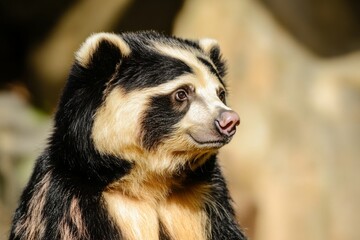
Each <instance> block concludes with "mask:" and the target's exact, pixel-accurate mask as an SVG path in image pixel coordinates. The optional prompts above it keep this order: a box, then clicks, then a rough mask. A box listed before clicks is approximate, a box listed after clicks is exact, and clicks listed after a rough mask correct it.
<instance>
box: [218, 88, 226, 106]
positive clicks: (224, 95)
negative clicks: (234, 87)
mask: <svg viewBox="0 0 360 240" xmlns="http://www.w3.org/2000/svg"><path fill="white" fill-rule="evenodd" d="M218 96H219V99H220V100H221V101H222V102H223V103H225V101H226V93H225V91H224V90H220V91H219V93H218Z"/></svg>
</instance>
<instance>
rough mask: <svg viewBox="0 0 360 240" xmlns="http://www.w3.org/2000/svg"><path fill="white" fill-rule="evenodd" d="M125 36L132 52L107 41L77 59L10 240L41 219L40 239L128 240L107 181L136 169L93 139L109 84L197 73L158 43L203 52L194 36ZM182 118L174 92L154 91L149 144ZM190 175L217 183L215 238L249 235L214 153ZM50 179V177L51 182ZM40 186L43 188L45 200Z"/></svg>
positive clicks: (130, 86)
mask: <svg viewBox="0 0 360 240" xmlns="http://www.w3.org/2000/svg"><path fill="white" fill-rule="evenodd" d="M121 36H122V38H123V39H124V40H125V41H126V42H127V43H128V45H129V46H130V48H131V54H130V55H129V56H124V55H123V54H122V53H121V51H120V50H119V48H118V47H117V46H115V45H114V44H113V43H111V42H110V41H106V40H104V41H101V42H100V43H99V45H98V47H97V49H96V50H95V52H94V53H93V54H92V57H91V59H90V60H89V62H88V63H87V64H86V66H84V65H83V64H81V63H80V62H75V63H74V65H73V67H72V69H71V72H70V75H69V78H68V81H67V84H66V86H65V88H64V91H63V94H62V97H61V100H60V102H59V105H58V110H57V113H56V115H55V124H54V131H53V133H52V135H51V137H50V139H49V144H48V147H47V148H46V150H45V151H44V152H43V154H42V155H41V156H40V157H39V158H38V159H37V161H36V164H35V168H34V171H33V174H32V176H31V178H30V180H29V183H28V185H27V186H26V188H25V190H24V192H23V194H22V196H21V199H20V203H19V207H18V208H17V210H16V212H15V215H14V218H13V226H12V229H11V234H10V239H11V240H13V239H23V240H25V239H29V235H28V234H29V232H28V231H26V229H28V227H29V226H31V224H38V225H36V226H34V225H33V227H34V229H36V230H35V236H36V239H60V238H61V237H62V238H64V231H63V230H64V229H65V228H66V234H70V235H71V236H72V237H73V238H74V239H89V240H90V239H93V240H98V239H110V240H112V239H114V240H115V239H117V240H119V239H123V237H122V235H121V229H119V228H118V227H117V226H116V225H115V223H114V221H113V219H112V218H111V217H110V216H109V214H108V212H107V209H106V206H105V203H104V199H103V198H102V192H103V191H104V189H105V188H106V187H107V186H108V185H109V184H111V183H113V182H114V181H116V180H119V179H121V178H122V177H123V176H124V175H126V174H127V173H129V171H131V169H132V167H133V166H132V164H131V163H130V162H128V161H127V160H126V159H119V158H117V157H114V156H110V155H103V154H100V153H99V152H97V151H96V149H95V147H94V143H93V140H92V137H91V134H92V127H93V121H94V114H95V112H96V110H97V109H98V108H99V107H100V106H101V105H102V103H103V102H104V99H105V98H106V92H107V91H106V90H108V89H112V88H115V87H121V88H123V89H125V91H133V90H134V89H143V88H147V87H154V86H157V85H158V84H161V83H164V82H166V81H170V80H171V79H174V78H176V77H177V76H179V75H182V74H184V73H191V72H192V70H191V68H190V67H189V66H187V65H186V64H185V63H183V62H181V61H180V60H177V59H173V58H170V57H167V56H163V55H161V54H159V53H157V52H156V51H155V50H151V48H150V47H151V45H152V44H153V43H152V41H156V42H163V43H166V44H168V45H173V46H180V47H182V48H185V49H190V48H191V49H197V50H201V49H200V47H199V45H198V44H197V42H195V41H189V40H182V39H179V38H173V37H166V36H164V35H161V34H158V33H155V32H143V33H137V34H132V33H130V34H122V35H121ZM211 59H212V60H213V61H214V64H215V66H216V68H217V71H218V72H219V74H220V76H223V75H222V74H224V66H223V65H222V64H223V63H222V60H220V55H219V52H217V51H216V50H212V51H211ZM110 80H111V81H110ZM183 115H184V111H174V109H173V103H172V101H171V98H170V96H165V95H160V96H154V97H153V99H152V102H151V104H150V106H149V109H148V111H147V115H146V117H145V118H144V120H143V123H142V124H143V126H142V127H143V128H144V132H145V134H144V139H143V142H144V145H145V146H146V147H147V148H152V147H154V146H155V145H156V144H158V143H159V142H161V141H162V139H163V138H164V137H166V135H167V134H168V133H169V132H171V129H172V126H173V125H174V124H175V123H176V122H178V121H179V120H180V119H181V118H182V117H183ZM155 125H156V126H155ZM154 129H156V130H157V131H154ZM188 178H189V181H190V180H191V181H201V182H204V183H208V184H209V185H211V186H212V191H211V196H212V201H214V202H216V204H217V205H218V206H221V207H219V208H218V209H216V211H214V209H213V208H211V203H208V204H206V206H204V208H205V210H206V212H207V214H208V216H209V217H210V219H211V229H212V239H214V240H215V239H219V240H220V239H245V237H244V236H243V234H242V233H241V231H240V230H239V228H238V226H237V224H236V222H235V217H234V211H233V209H232V207H231V205H230V199H229V195H228V191H227V188H226V184H225V182H224V179H223V177H222V175H221V172H220V169H219V167H218V165H217V163H216V157H215V156H213V157H212V158H211V159H210V160H209V161H207V163H206V164H205V165H204V166H202V167H201V168H198V169H197V171H196V172H192V173H189V176H188ZM44 179H47V181H46V183H44ZM41 191H43V193H42V195H40V197H39V194H40V192H41ZM39 199H40V200H41V201H40V202H43V205H42V206H40V205H38V204H40V202H39V203H38V202H34V201H36V200H39ZM74 199H75V200H76V206H77V210H78V214H79V216H81V217H80V218H81V226H80V227H81V229H79V228H80V227H79V223H77V222H76V219H74V218H73V217H71V213H70V211H72V210H71V208H72V204H74ZM33 205H35V206H38V207H39V208H41V209H40V210H41V211H39V213H38V215H37V217H38V219H39V221H38V222H34V223H31V222H30V223H28V225H26V224H25V222H26V220H29V219H30V220H31V217H30V216H32V213H33V212H31V211H34V209H33V208H31V206H33ZM160 226H162V224H161V223H160ZM189 231H191V229H189ZM40 233H42V234H41V235H40ZM160 238H161V239H164V240H166V239H171V238H170V237H169V235H168V233H167V232H166V229H164V227H161V228H160Z"/></svg>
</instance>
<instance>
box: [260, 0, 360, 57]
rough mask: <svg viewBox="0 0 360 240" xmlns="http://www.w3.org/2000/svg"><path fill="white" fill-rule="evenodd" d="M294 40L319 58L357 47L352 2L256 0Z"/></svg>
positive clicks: (357, 13)
mask: <svg viewBox="0 0 360 240" xmlns="http://www.w3.org/2000/svg"><path fill="white" fill-rule="evenodd" d="M260 2H262V3H263V4H264V5H265V6H266V7H267V8H269V9H270V12H271V13H272V14H273V15H274V16H275V18H276V19H277V20H278V21H279V22H280V24H282V25H283V26H284V27H285V28H286V30H287V31H289V32H290V33H291V34H292V35H293V36H294V37H295V38H296V39H297V40H298V41H300V42H301V43H303V44H304V45H305V46H307V47H308V48H309V49H311V50H312V51H313V52H314V53H316V54H317V55H319V56H321V57H336V56H339V55H343V54H347V53H349V52H351V51H354V50H357V49H359V48H360V2H359V1H356V0H327V1H324V0H260Z"/></svg>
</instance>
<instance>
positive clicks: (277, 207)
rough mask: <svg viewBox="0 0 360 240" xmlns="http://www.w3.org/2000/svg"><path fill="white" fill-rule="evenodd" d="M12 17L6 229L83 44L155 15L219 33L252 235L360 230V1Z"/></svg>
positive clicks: (235, 193) (1, 126)
mask: <svg viewBox="0 0 360 240" xmlns="http://www.w3.org/2000/svg"><path fill="white" fill-rule="evenodd" d="M0 26H1V28H0V29H1V35H0V68H1V74H0V79H1V83H0V239H6V238H7V236H8V232H9V227H10V221H11V217H12V214H13V211H14V209H15V207H16V206H17V201H18V198H19V195H20V193H21V191H22V188H23V187H24V185H25V184H26V182H27V180H28V177H29V175H30V173H31V170H32V166H33V163H34V160H35V159H36V157H37V156H38V155H39V154H40V153H41V151H42V149H43V148H44V146H45V144H46V138H47V136H48V135H49V132H50V131H51V125H52V116H53V113H54V110H55V106H56V102H57V100H58V98H59V94H60V91H61V88H62V87H63V85H64V81H65V80H66V77H67V74H68V71H69V68H70V66H71V64H72V61H73V58H74V51H75V50H76V49H77V48H78V47H79V46H80V44H81V42H83V41H84V40H85V38H86V37H87V36H88V35H90V34H91V33H93V32H99V31H111V32H120V31H133V30H144V29H156V30H158V31H161V32H165V33H169V34H175V35H177V36H180V37H185V38H192V39H194V38H202V37H211V38H215V39H217V40H218V42H219V44H220V46H221V49H222V52H223V55H224V56H225V58H226V59H227V60H228V65H229V74H228V77H227V81H228V85H229V89H230V92H231V93H230V105H231V106H232V107H233V108H234V109H235V110H236V111H237V112H238V113H239V114H240V117H241V119H242V122H241V125H240V127H239V129H238V133H237V134H236V136H235V138H234V140H233V141H232V142H231V144H230V145H228V146H226V147H225V148H224V149H223V150H222V152H221V156H220V158H221V165H222V166H223V169H224V172H225V175H226V177H227V179H228V183H229V187H230V191H231V194H232V197H233V199H234V205H235V208H236V213H237V216H238V219H239V222H240V223H241V225H242V227H243V228H244V229H245V232H246V233H247V235H248V236H250V239H253V240H304V239H306V240H322V239H324V240H325V239H326V240H359V239H360V228H359V224H360V174H359V170H360V3H359V2H358V1H355V0H327V1H324V0H222V1H220V0H184V1H182V0H172V1H168V0H152V1H149V0H147V1H146V0H102V1H96V0H87V1H85V0H72V1H70V0H63V1H46V0H35V1H26V0H11V1H10V0H4V1H1V2H0Z"/></svg>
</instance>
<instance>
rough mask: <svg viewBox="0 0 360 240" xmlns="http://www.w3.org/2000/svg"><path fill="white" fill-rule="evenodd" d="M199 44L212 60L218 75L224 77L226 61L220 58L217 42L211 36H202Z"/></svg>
mask: <svg viewBox="0 0 360 240" xmlns="http://www.w3.org/2000/svg"><path fill="white" fill-rule="evenodd" d="M199 46H200V48H201V49H202V50H203V51H204V53H205V54H206V55H208V56H209V57H210V59H211V61H213V63H214V65H215V67H216V70H217V71H218V73H219V75H220V76H221V77H224V76H225V74H226V63H225V61H224V60H223V59H222V56H221V53H220V47H219V44H218V42H217V41H216V40H215V39H212V38H203V39H200V40H199Z"/></svg>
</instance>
